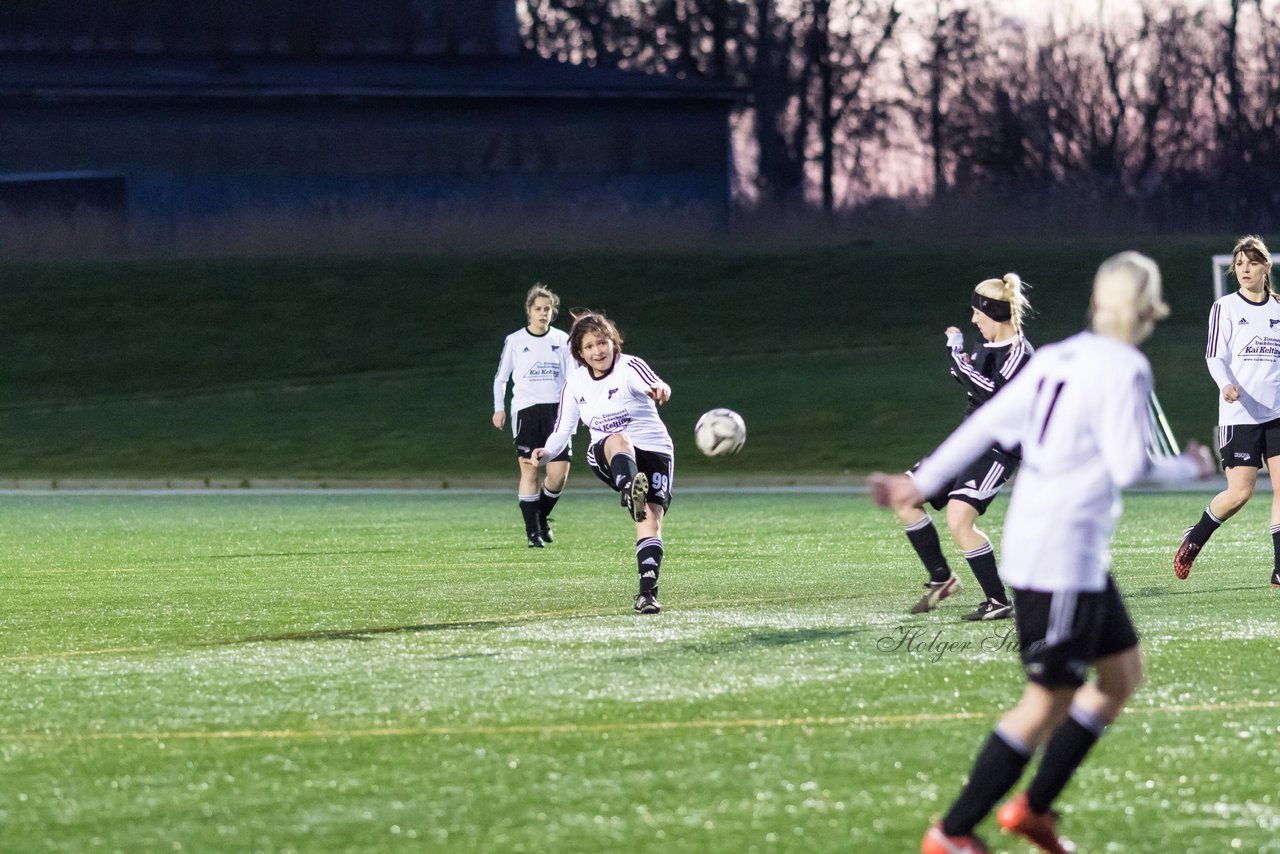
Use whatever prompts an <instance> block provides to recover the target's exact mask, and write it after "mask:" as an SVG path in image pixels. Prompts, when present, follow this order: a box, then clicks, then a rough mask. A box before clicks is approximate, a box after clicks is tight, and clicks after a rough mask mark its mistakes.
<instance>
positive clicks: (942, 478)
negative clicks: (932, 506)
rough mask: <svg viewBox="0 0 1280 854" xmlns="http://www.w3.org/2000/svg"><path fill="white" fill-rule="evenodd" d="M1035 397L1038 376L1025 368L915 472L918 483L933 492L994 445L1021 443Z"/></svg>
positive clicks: (920, 486) (920, 488)
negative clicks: (1036, 377) (1034, 375)
mask: <svg viewBox="0 0 1280 854" xmlns="http://www.w3.org/2000/svg"><path fill="white" fill-rule="evenodd" d="M1034 397H1035V379H1034V377H1033V376H1032V374H1031V372H1029V371H1023V372H1022V373H1021V374H1019V375H1018V376H1017V377H1016V378H1015V379H1014V380H1013V381H1012V382H1010V383H1009V384H1008V385H1007V386H1006V387H1005V388H1004V390H1003V391H1001V392H1000V393H999V394H997V395H995V396H994V397H992V398H991V400H990V401H988V402H987V403H986V404H984V405H983V406H982V407H980V408H978V409H976V410H974V413H973V414H972V415H970V416H969V417H968V418H966V419H965V420H964V421H962V422H960V426H959V427H958V428H956V431H955V432H954V433H952V434H951V435H950V436H949V437H947V440H946V441H945V442H943V443H942V444H941V445H939V446H938V449H937V450H936V451H934V452H933V453H932V454H930V455H929V456H928V457H926V458H925V460H924V462H922V463H921V464H920V467H919V468H918V469H916V471H915V480H916V486H917V488H918V489H919V490H920V492H921V493H922V494H924V495H933V494H934V493H936V492H937V491H938V490H940V489H941V488H942V487H943V486H944V485H945V484H946V483H947V482H948V481H950V480H951V479H952V478H954V477H955V476H956V475H957V474H959V473H960V471H961V469H963V468H964V467H965V466H967V465H968V464H969V463H971V462H973V461H974V460H975V459H977V458H978V457H979V456H981V455H982V454H983V453H984V452H986V451H987V449H989V448H990V447H991V446H992V445H1001V446H1003V447H1007V448H1012V447H1015V446H1017V445H1020V444H1022V430H1023V426H1024V425H1025V424H1026V422H1027V415H1028V413H1029V412H1030V409H1031V403H1032V400H1033V398H1034Z"/></svg>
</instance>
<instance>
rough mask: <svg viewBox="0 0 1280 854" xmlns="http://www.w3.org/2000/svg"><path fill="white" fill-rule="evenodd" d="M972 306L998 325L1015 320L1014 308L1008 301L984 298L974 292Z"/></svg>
mask: <svg viewBox="0 0 1280 854" xmlns="http://www.w3.org/2000/svg"><path fill="white" fill-rule="evenodd" d="M970 305H972V306H973V307H974V308H976V309H977V310H978V311H980V312H982V313H983V314H985V315H986V316H987V317H989V318H991V319H992V320H994V321H996V322H997V323H1008V322H1009V321H1010V320H1012V319H1013V306H1012V305H1010V304H1009V302H1008V301H1007V300H1002V299H992V298H991V297H984V296H983V295H982V294H980V293H978V292H977V291H974V292H973V299H972V300H970Z"/></svg>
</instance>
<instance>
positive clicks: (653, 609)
mask: <svg viewBox="0 0 1280 854" xmlns="http://www.w3.org/2000/svg"><path fill="white" fill-rule="evenodd" d="M636 610H637V611H639V612H640V613H641V614H657V613H659V612H660V611H661V610H662V604H661V603H660V602H659V601H658V591H657V590H656V589H654V590H641V591H640V592H639V593H637V594H636Z"/></svg>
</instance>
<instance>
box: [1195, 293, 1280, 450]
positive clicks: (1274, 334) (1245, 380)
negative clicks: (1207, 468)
mask: <svg viewBox="0 0 1280 854" xmlns="http://www.w3.org/2000/svg"><path fill="white" fill-rule="evenodd" d="M1204 357H1205V361H1206V363H1207V364H1208V366H1209V374H1210V375H1211V376H1212V377H1213V379H1214V381H1215V382H1216V383H1217V384H1218V390H1219V391H1221V390H1222V389H1223V388H1225V387H1226V386H1228V385H1232V384H1234V385H1236V386H1239V388H1240V399H1239V400H1238V401H1236V402H1235V403H1227V402H1226V401H1225V400H1223V399H1222V395H1221V394H1219V395H1218V424H1219V425H1221V426H1224V427H1225V426H1227V425H1234V424H1262V423H1264V422H1266V421H1270V420H1272V419H1273V418H1280V302H1276V301H1275V300H1274V299H1272V298H1271V297H1270V296H1268V297H1267V298H1266V299H1265V300H1263V301H1262V302H1261V303H1255V302H1251V301H1250V300H1249V299H1248V298H1247V297H1246V296H1245V295H1244V294H1243V293H1241V292H1240V291H1236V292H1235V293H1230V294H1227V295H1226V296H1224V297H1222V298H1221V299H1218V300H1217V301H1215V302H1214V304H1213V308H1211V309H1210V310H1209V346H1208V347H1206V348H1205V351H1204Z"/></svg>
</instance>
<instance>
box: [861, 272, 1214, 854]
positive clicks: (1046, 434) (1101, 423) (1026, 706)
mask: <svg viewBox="0 0 1280 854" xmlns="http://www.w3.org/2000/svg"><path fill="white" fill-rule="evenodd" d="M1168 313H1169V309H1168V306H1166V305H1165V303H1164V300H1163V298H1162V296H1161V289H1160V272H1159V270H1158V269H1157V267H1156V265H1155V262H1154V261H1152V260H1151V259H1150V258H1147V257H1146V256H1144V255H1139V254H1138V253H1136V252H1124V253H1121V254H1120V255H1116V256H1114V257H1112V258H1110V259H1108V260H1107V261H1106V262H1104V263H1103V264H1102V266H1101V267H1100V268H1099V269H1098V273H1097V276H1096V277H1095V279H1094V286H1093V299H1092V302H1091V314H1092V329H1091V330H1090V331H1086V332H1081V333H1079V334H1077V335H1075V336H1073V337H1071V338H1068V339H1067V340H1066V341H1063V342H1060V343H1058V344H1052V345H1049V346H1046V347H1043V348H1041V349H1040V351H1039V352H1038V353H1037V354H1036V355H1035V356H1034V357H1033V358H1032V359H1031V361H1030V362H1029V363H1028V364H1027V366H1026V368H1024V369H1023V370H1022V372H1021V373H1020V374H1019V375H1018V376H1017V378H1016V379H1014V380H1013V382H1011V383H1009V384H1008V385H1007V386H1005V387H1004V389H1002V390H1001V391H1000V392H999V393H998V394H996V395H995V397H993V398H992V399H991V400H990V401H988V402H987V403H986V404H985V405H984V406H982V407H981V408H980V409H978V410H977V411H976V412H974V414H973V415H971V416H970V417H969V418H968V419H967V420H966V421H965V422H964V423H963V424H961V425H960V427H959V429H957V430H956V431H955V432H954V433H952V434H951V437H950V438H948V439H947V440H946V441H945V442H943V443H942V445H941V446H940V447H939V448H938V449H937V451H935V452H934V453H933V455H932V456H930V457H928V458H927V459H925V461H924V462H923V463H922V464H921V466H920V468H919V469H917V470H916V473H915V478H914V480H913V479H912V478H909V477H906V476H905V475H899V476H895V477H887V476H885V475H873V476H872V478H871V486H872V497H873V498H874V499H875V500H876V501H877V503H879V504H881V505H883V506H889V507H894V508H895V509H896V508H904V507H913V506H915V507H918V506H920V505H921V504H922V503H923V501H924V496H925V495H929V494H931V493H932V492H933V491H934V490H935V489H937V488H939V487H941V486H942V485H943V484H946V483H948V482H950V479H951V478H952V477H954V476H955V474H956V473H957V472H959V471H961V470H962V469H963V468H964V466H965V465H967V464H968V463H969V461H971V460H973V459H976V458H977V457H978V456H979V455H980V454H982V453H983V452H984V451H985V450H986V449H987V448H989V447H991V445H992V443H997V442H998V443H1000V444H1001V445H1004V446H1005V447H1011V446H1013V445H1021V447H1022V468H1021V472H1020V474H1019V475H1018V480H1017V482H1016V483H1015V484H1014V487H1013V496H1012V498H1011V499H1010V502H1009V511H1008V514H1007V516H1006V519H1005V527H1004V537H1003V540H1002V546H1003V551H1004V561H1003V564H1002V575H1003V576H1004V580H1005V582H1007V583H1008V584H1009V585H1010V586H1011V587H1012V588H1013V596H1014V618H1015V620H1016V624H1017V629H1018V640H1019V644H1020V646H1021V653H1022V663H1023V667H1024V669H1025V671H1026V676H1027V685H1026V688H1025V690H1024V692H1023V695H1022V698H1021V700H1020V701H1019V702H1018V705H1017V706H1016V707H1014V708H1013V709H1012V710H1011V711H1009V712H1007V713H1006V714H1005V715H1004V717H1002V718H1001V719H1000V722H999V723H998V724H997V725H996V727H995V731H994V732H993V733H992V734H991V735H990V737H989V738H988V739H987V742H986V744H985V745H984V746H983V748H982V750H981V751H980V752H979V753H978V757H977V760H976V762H975V764H974V767H973V770H972V772H971V773H970V775H969V779H968V782H967V783H966V784H965V786H964V788H963V790H962V791H961V793H960V796H959V798H957V800H956V801H955V803H954V804H952V806H951V808H950V810H949V811H948V812H947V814H946V815H945V817H944V818H943V819H942V821H941V822H939V823H938V824H936V825H934V826H933V827H932V828H930V829H929V831H928V833H927V834H926V835H925V838H924V841H923V842H922V844H921V850H922V851H923V852H925V854H942V852H957V851H972V852H982V851H987V850H988V849H987V847H986V845H985V844H984V843H983V842H982V840H981V839H979V838H978V837H976V836H974V835H973V830H974V827H975V826H976V825H977V824H978V822H979V821H981V820H982V819H983V817H984V816H986V815H987V813H989V812H990V811H991V809H992V807H994V806H995V804H996V802H997V801H998V800H1000V798H1001V797H1003V796H1004V795H1005V794H1006V793H1007V792H1008V791H1009V790H1010V789H1011V788H1012V787H1013V785H1014V784H1015V783H1016V782H1017V781H1018V778H1019V777H1020V776H1021V775H1022V771H1023V769H1024V768H1025V767H1026V765H1027V764H1028V762H1029V761H1030V760H1031V758H1032V756H1033V755H1034V754H1035V752H1036V751H1037V750H1038V749H1040V748H1041V747H1043V748H1044V753H1043V755H1042V757H1041V760H1040V764H1039V766H1038V768H1037V769H1036V772H1035V775H1034V776H1033V777H1032V779H1031V782H1030V785H1029V786H1028V788H1027V791H1026V792H1025V793H1023V794H1021V795H1018V796H1017V797H1016V798H1014V799H1012V800H1010V801H1009V802H1008V803H1006V804H1005V805H1004V806H1003V807H1002V808H1001V809H1000V812H999V814H998V816H997V819H998V821H999V823H1000V824H1001V826H1003V827H1004V828H1005V829H1006V830H1009V831H1011V832H1013V833H1017V834H1020V835H1022V836H1025V837H1027V838H1028V839H1030V840H1031V841H1032V842H1034V843H1035V844H1036V845H1038V846H1039V847H1040V848H1041V849H1043V850H1045V851H1064V850H1066V849H1065V848H1064V846H1063V845H1062V843H1061V841H1060V840H1059V838H1058V831H1057V820H1056V817H1055V814H1054V813H1051V812H1050V807H1051V805H1052V804H1053V801H1054V799H1055V798H1056V797H1057V796H1058V794H1059V793H1060V792H1061V791H1062V790H1063V788H1064V787H1065V786H1066V785H1067V782H1068V781H1069V780H1070V779H1071V776H1072V775H1073V774H1074V773H1075V770H1076V769H1077V768H1078V767H1079V765H1080V763H1081V762H1082V761H1083V760H1084V757H1085V754H1086V753H1087V752H1088V751H1089V749H1090V748H1091V747H1092V746H1093V744H1094V742H1095V741H1097V739H1098V737H1099V736H1101V735H1102V733H1103V730H1104V729H1105V728H1106V727H1107V726H1108V725H1109V724H1110V723H1111V722H1112V721H1113V720H1115V718H1116V716H1117V715H1118V714H1119V713H1120V710H1121V709H1122V708H1123V707H1124V704H1125V702H1126V701H1127V700H1128V698H1129V696H1130V695H1131V694H1132V693H1133V691H1134V690H1135V689H1136V688H1137V686H1138V683H1139V681H1140V680H1141V676H1142V660H1141V657H1140V655H1139V652H1138V635H1137V632H1136V631H1135V630H1134V627H1133V624H1132V622H1131V621H1130V619H1129V615H1128V613H1127V611H1126V610H1125V605H1124V601H1123V599H1122V598H1121V596H1120V593H1119V591H1118V590H1117V589H1116V585H1115V583H1114V581H1113V580H1112V577H1111V573H1110V571H1109V568H1110V561H1111V555H1110V543H1111V534H1112V531H1113V529H1114V528H1115V523H1116V519H1117V518H1118V517H1119V515H1120V509H1121V507H1120V490H1121V489H1122V488H1123V487H1126V486H1128V485H1130V484H1132V483H1134V482H1135V481H1137V480H1138V479H1140V478H1144V477H1145V478H1147V479H1151V480H1158V481H1172V480H1183V479H1191V478H1193V477H1196V476H1199V477H1208V476H1210V474H1211V473H1212V471H1213V465H1212V459H1211V458H1210V457H1209V455H1208V453H1207V451H1206V450H1205V449H1204V448H1203V447H1200V446H1196V445H1194V444H1193V443H1192V444H1189V445H1188V448H1187V451H1186V452H1185V453H1184V454H1183V455H1182V456H1180V457H1177V458H1175V459H1172V460H1168V459H1156V458H1153V456H1152V455H1151V454H1150V453H1149V452H1148V448H1149V447H1150V444H1151V443H1150V428H1149V426H1148V425H1149V421H1148V417H1147V396H1148V395H1149V394H1150V392H1151V387H1152V378H1151V366H1150V364H1149V363H1148V362H1147V359H1146V357H1145V356H1143V355H1142V353H1140V352H1139V351H1138V348H1137V346H1136V345H1138V344H1139V343H1141V342H1142V341H1144V340H1145V339H1146V338H1147V336H1149V335H1150V334H1151V332H1152V330H1153V329H1154V327H1155V323H1156V321H1158V320H1161V319H1163V318H1164V317H1166V316H1168ZM1100 378H1102V379H1100ZM1089 665H1093V666H1094V668H1095V669H1096V671H1097V679H1096V681H1094V682H1088V683H1086V681H1085V676H1086V668H1087V667H1088V666H1089Z"/></svg>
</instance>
